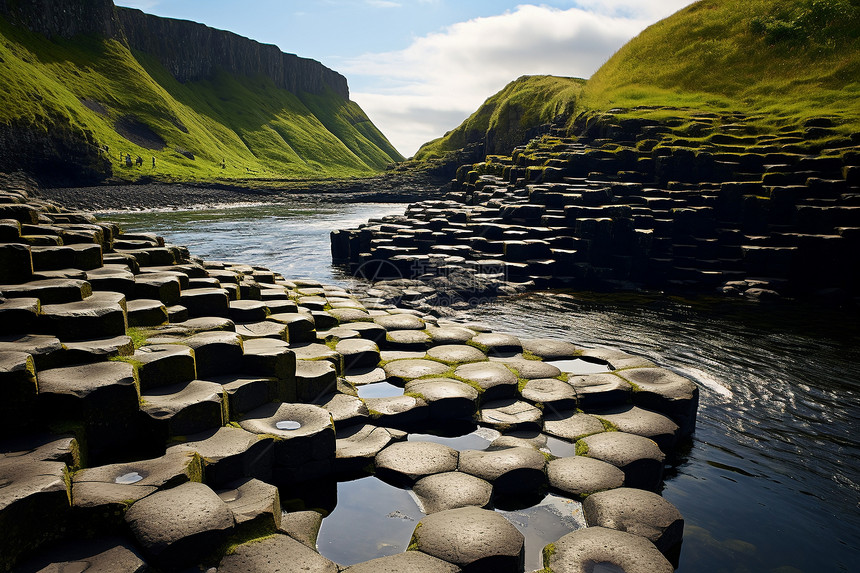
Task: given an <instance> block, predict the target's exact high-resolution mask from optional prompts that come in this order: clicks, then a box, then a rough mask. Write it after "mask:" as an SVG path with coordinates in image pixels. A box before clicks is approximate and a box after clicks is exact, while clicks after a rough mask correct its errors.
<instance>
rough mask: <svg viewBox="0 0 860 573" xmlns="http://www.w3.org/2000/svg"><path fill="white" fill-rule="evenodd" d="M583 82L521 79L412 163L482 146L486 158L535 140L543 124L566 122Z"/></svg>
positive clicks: (424, 148)
mask: <svg viewBox="0 0 860 573" xmlns="http://www.w3.org/2000/svg"><path fill="white" fill-rule="evenodd" d="M583 83H585V80H580V79H577V78H560V77H554V76H523V77H521V78H519V79H517V80H515V81H513V82H511V83H509V84H508V85H507V86H505V88H504V89H503V90H502V91H500V92H499V93H497V94H495V95H493V96H492V97H490V98H489V99H487V101H485V102H484V103H483V105H481V107H480V108H479V109H478V111H476V112H475V113H473V114H472V115H471V116H469V117H468V118H467V119H466V121H464V122H463V123H462V124H460V126H459V127H457V128H456V129H454V130H452V131H449V132H448V133H446V134H445V135H444V136H442V137H440V138H439V139H434V140H433V141H430V142H428V143H425V144H424V145H422V146H421V149H419V150H418V152H417V153H416V154H415V159H416V160H419V161H422V160H429V159H439V158H443V157H444V156H445V154H446V153H448V152H452V151H456V150H458V149H462V148H464V147H466V146H467V145H470V144H475V143H478V144H481V143H482V144H484V152H485V153H487V154H503V153H510V151H511V150H512V149H513V148H514V147H515V146H517V145H519V144H520V143H521V142H522V141H523V140H525V139H528V138H530V137H534V135H535V134H536V130H537V129H538V128H539V127H540V126H541V125H545V124H549V123H552V122H555V121H564V120H566V119H567V118H568V117H569V116H570V115H571V113H572V112H573V111H574V108H575V103H576V100H577V96H578V95H579V92H580V90H581V89H582V85H583Z"/></svg>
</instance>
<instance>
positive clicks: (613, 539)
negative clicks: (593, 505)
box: [544, 527, 675, 573]
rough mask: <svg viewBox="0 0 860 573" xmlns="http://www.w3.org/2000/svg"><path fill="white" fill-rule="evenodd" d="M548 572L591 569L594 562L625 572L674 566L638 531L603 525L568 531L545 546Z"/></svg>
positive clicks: (651, 572) (649, 572) (666, 571)
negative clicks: (615, 528) (626, 530)
mask: <svg viewBox="0 0 860 573" xmlns="http://www.w3.org/2000/svg"><path fill="white" fill-rule="evenodd" d="M544 562H545V563H546V564H547V570H548V571H549V572H550V573H590V572H591V571H594V570H595V565H604V566H605V569H607V570H610V571H624V573H672V572H673V571H674V570H675V568H674V567H672V564H671V563H669V561H668V560H667V559H666V558H665V557H663V554H662V553H660V551H659V550H658V549H657V548H656V547H654V544H653V543H651V542H650V541H648V540H647V539H645V538H644V537H639V536H638V535H632V534H630V533H625V532H623V531H616V530H614V529H606V528H605V527H586V528H585V529H579V530H577V531H574V532H572V533H568V534H567V535H565V536H564V537H562V538H561V539H559V540H558V541H556V542H555V543H552V544H550V545H548V546H547V547H545V548H544Z"/></svg>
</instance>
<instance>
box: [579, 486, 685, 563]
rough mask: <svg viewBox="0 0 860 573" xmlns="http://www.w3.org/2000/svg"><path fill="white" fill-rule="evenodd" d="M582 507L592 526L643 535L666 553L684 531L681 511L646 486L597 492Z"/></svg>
mask: <svg viewBox="0 0 860 573" xmlns="http://www.w3.org/2000/svg"><path fill="white" fill-rule="evenodd" d="M582 511H583V513H584V514H585V519H586V522H587V523H588V525H589V526H600V527H606V528H609V529H617V530H619V531H626V532H627V533H632V534H634V535H639V536H641V537H644V538H646V539H647V540H649V541H650V542H651V543H653V544H654V545H655V546H656V547H657V549H659V550H660V551H661V552H662V553H664V554H665V553H666V552H668V551H669V550H670V549H672V548H673V547H675V546H676V545H678V544H679V543H680V542H681V539H682V537H683V535H684V518H683V517H681V512H679V511H678V509H677V508H676V507H675V506H674V505H672V504H671V503H669V502H668V501H666V500H665V499H663V498H662V497H660V496H659V495H657V494H656V493H653V492H650V491H645V490H642V489H632V488H626V487H622V488H618V489H613V490H610V491H604V492H600V493H595V494H594V495H590V496H589V497H588V498H587V499H586V500H585V501H584V502H583V503H582Z"/></svg>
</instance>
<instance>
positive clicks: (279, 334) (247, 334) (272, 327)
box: [236, 320, 287, 341]
mask: <svg viewBox="0 0 860 573" xmlns="http://www.w3.org/2000/svg"><path fill="white" fill-rule="evenodd" d="M236 334H238V335H239V336H241V337H242V340H246V341H247V340H253V339H255V338H272V339H275V340H286V339H287V325H286V324H281V323H280V322H274V321H272V320H263V321H260V322H243V323H237V324H236Z"/></svg>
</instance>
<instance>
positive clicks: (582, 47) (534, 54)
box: [338, 0, 689, 156]
mask: <svg viewBox="0 0 860 573" xmlns="http://www.w3.org/2000/svg"><path fill="white" fill-rule="evenodd" d="M586 2H590V3H594V4H595V5H596V4H597V3H598V2H597V0H582V2H580V3H586ZM684 3H689V0H687V1H686V2H685V1H684V0H669V1H667V2H658V4H661V5H663V10H664V11H666V10H670V8H671V7H672V6H679V5H681V4H684ZM610 4H611V5H612V6H615V7H616V8H617V9H618V10H622V9H623V8H624V6H628V5H631V4H636V5H638V4H639V3H637V2H632V1H631V0H626V1H625V0H608V4H607V5H610ZM642 4H648V3H647V2H643V3H642ZM670 5H671V6H670ZM612 6H610V7H612ZM613 9H614V8H613ZM647 11H648V12H649V13H648V15H647V16H646V15H640V14H632V15H631V14H627V15H623V16H618V15H613V14H607V13H597V12H589V11H585V10H582V9H578V8H572V9H568V10H560V9H557V8H551V7H547V6H535V5H523V6H518V7H517V8H516V9H515V10H513V11H510V12H506V13H504V14H501V15H498V16H491V17H486V18H477V19H474V20H469V21H467V22H461V23H458V24H454V25H453V26H450V27H448V28H446V29H445V30H444V31H442V32H439V33H435V34H430V35H427V36H423V37H419V38H416V39H415V40H414V41H413V42H412V44H411V45H410V46H408V47H407V48H406V49H404V50H401V51H397V52H387V53H375V54H364V55H362V56H360V57H358V58H355V59H352V60H348V61H346V62H345V64H343V65H340V66H338V71H340V72H342V73H344V74H345V75H346V76H347V77H348V78H349V80H350V83H351V85H353V86H356V87H357V89H355V90H354V92H353V93H352V99H353V100H355V101H356V102H357V103H358V104H359V105H361V107H362V108H363V109H364V110H365V111H366V112H367V113H368V115H369V116H370V117H371V119H372V120H373V122H374V123H375V124H376V125H377V126H378V127H379V128H380V129H381V130H382V132H383V133H385V134H386V136H387V137H388V138H389V139H390V140H391V142H392V143H393V144H394V146H395V147H397V149H399V150H400V151H401V152H402V153H403V154H404V155H407V156H409V155H412V154H414V153H415V151H417V149H418V147H419V146H420V145H421V144H422V143H424V142H426V141H429V140H430V139H434V138H436V137H439V136H441V135H442V134H443V133H444V132H446V131H448V130H450V129H453V128H454V127H456V126H457V125H459V123H460V122H461V121H462V120H463V119H465V118H466V117H468V116H469V115H470V114H471V113H472V112H473V111H475V110H476V109H477V108H478V107H479V106H480V105H481V103H483V101H484V100H485V99H486V98H488V97H489V96H491V95H492V94H494V93H495V92H497V91H499V90H500V89H501V88H502V87H504V86H505V85H506V84H507V83H508V82H510V81H512V80H514V79H516V78H518V77H519V76H522V75H538V74H551V75H559V76H576V77H589V76H591V74H593V73H594V72H595V71H596V70H597V68H598V67H600V65H601V64H603V62H605V61H606V60H607V59H608V58H609V56H611V55H612V54H613V53H614V52H615V51H616V50H618V49H619V48H620V47H621V46H622V45H624V44H625V43H626V42H627V41H628V40H629V39H630V38H632V37H633V36H635V35H636V34H637V33H639V32H640V31H641V30H642V29H643V28H644V27H646V26H647V25H648V24H650V23H652V22H653V21H655V20H656V19H657V17H655V16H654V15H653V13H652V12H651V9H648V10H647ZM371 86H372V87H371ZM371 92H373V93H371Z"/></svg>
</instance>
